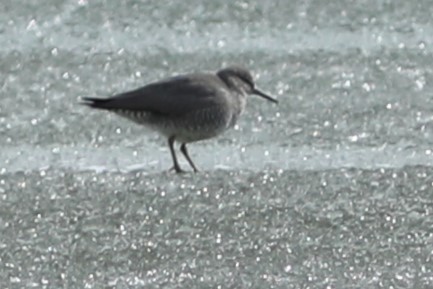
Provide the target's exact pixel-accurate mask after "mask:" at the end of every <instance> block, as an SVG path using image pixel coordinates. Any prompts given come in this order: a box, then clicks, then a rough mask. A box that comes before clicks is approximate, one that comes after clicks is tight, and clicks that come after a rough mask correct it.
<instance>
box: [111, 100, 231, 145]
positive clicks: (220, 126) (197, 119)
mask: <svg viewBox="0 0 433 289" xmlns="http://www.w3.org/2000/svg"><path fill="white" fill-rule="evenodd" d="M115 113H116V114H118V115H120V116H123V117H125V118H127V119H130V120H132V121H134V122H136V123H138V124H141V125H145V126H147V127H150V128H151V129H154V130H156V131H158V132H159V133H161V134H162V135H164V136H166V137H171V136H175V137H176V140H178V141H179V142H184V143H188V142H194V141H199V140H204V139H209V138H212V137H215V136H217V135H219V134H221V133H223V132H224V131H225V130H227V129H228V128H230V127H231V126H233V125H234V123H235V121H234V119H237V116H236V117H234V116H233V115H232V114H231V113H230V112H228V111H226V110H224V109H222V108H218V107H217V108H206V109H201V110H197V111H193V112H191V113H188V114H185V115H181V116H167V115H160V114H154V113H151V112H140V111H115Z"/></svg>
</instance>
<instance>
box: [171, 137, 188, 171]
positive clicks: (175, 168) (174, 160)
mask: <svg viewBox="0 0 433 289" xmlns="http://www.w3.org/2000/svg"><path fill="white" fill-rule="evenodd" d="M175 139H176V137H175V136H171V137H169V138H168V146H169V147H170V152H171V157H172V159H173V167H172V168H171V169H170V170H175V171H176V173H184V172H185V171H184V170H182V169H181V168H180V166H179V163H178V162H177V158H176V152H175V151H174V141H175Z"/></svg>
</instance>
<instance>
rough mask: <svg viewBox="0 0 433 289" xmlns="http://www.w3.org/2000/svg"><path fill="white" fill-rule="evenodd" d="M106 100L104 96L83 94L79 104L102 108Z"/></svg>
mask: <svg viewBox="0 0 433 289" xmlns="http://www.w3.org/2000/svg"><path fill="white" fill-rule="evenodd" d="M105 102H106V100H105V99H102V98H95V97H86V96H82V97H80V101H79V104H81V105H86V106H90V107H94V108H101V107H102V104H103V103H105Z"/></svg>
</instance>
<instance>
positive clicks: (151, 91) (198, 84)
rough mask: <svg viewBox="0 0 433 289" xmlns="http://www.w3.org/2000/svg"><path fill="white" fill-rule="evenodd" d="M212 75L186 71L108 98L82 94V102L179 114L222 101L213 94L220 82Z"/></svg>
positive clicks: (106, 107) (217, 91) (218, 91)
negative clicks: (87, 96)
mask: <svg viewBox="0 0 433 289" xmlns="http://www.w3.org/2000/svg"><path fill="white" fill-rule="evenodd" d="M218 81H219V80H218V78H217V77H216V76H213V75H189V76H188V75H187V76H179V77H173V78H169V79H167V80H163V81H161V82H155V83H152V84H149V85H147V86H144V87H142V88H139V89H136V90H133V91H129V92H125V93H121V94H118V95H115V96H113V97H111V98H107V99H98V98H83V100H84V104H86V105H89V106H91V107H95V108H102V109H109V110H110V109H125V110H138V111H148V112H153V113H158V114H164V115H182V114H185V113H189V112H191V111H193V110H199V109H205V108H208V107H212V106H215V105H218V104H220V103H221V101H224V98H221V97H216V96H217V94H218V93H222V91H221V89H222V88H221V83H218Z"/></svg>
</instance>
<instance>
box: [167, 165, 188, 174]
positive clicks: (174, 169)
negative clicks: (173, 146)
mask: <svg viewBox="0 0 433 289" xmlns="http://www.w3.org/2000/svg"><path fill="white" fill-rule="evenodd" d="M168 171H169V172H173V171H174V172H175V173H176V174H185V173H186V171H184V170H182V169H181V168H180V167H179V166H172V167H171V168H170V169H169V170H168Z"/></svg>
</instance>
